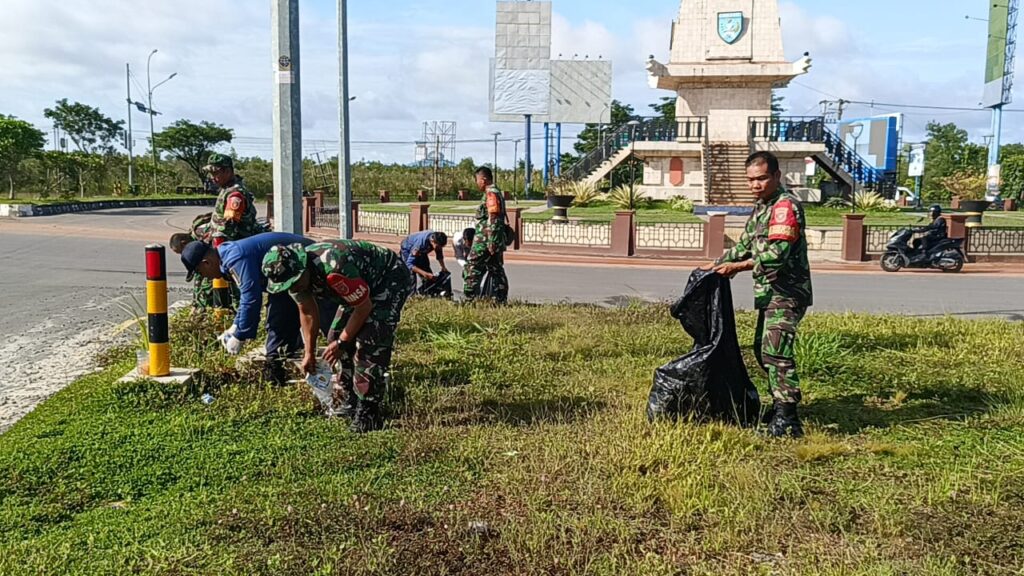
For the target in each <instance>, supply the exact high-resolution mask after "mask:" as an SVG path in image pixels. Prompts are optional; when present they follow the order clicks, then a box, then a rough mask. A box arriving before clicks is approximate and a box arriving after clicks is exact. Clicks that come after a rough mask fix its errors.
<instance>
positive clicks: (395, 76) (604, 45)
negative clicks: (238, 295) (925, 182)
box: [0, 0, 1024, 165]
mask: <svg viewBox="0 0 1024 576" xmlns="http://www.w3.org/2000/svg"><path fill="white" fill-rule="evenodd" d="M2 5H3V9H2V12H0V54H3V55H4V56H5V60H6V66H5V72H4V74H3V75H2V78H3V80H2V82H0V113H6V114H13V115H15V116H17V117H19V118H22V119H25V120H29V121H31V122H33V123H35V124H36V125H37V126H38V127H40V128H41V129H44V130H49V129H50V123H49V121H47V120H46V119H45V118H44V117H43V109H44V108H46V107H48V106H52V105H53V102H54V101H55V100H57V99H59V98H65V97H66V98H68V99H71V100H78V101H81V102H84V103H87V104H90V105H93V106H97V107H99V108H100V109H101V110H102V111H103V112H104V113H106V114H107V115H109V116H112V117H114V118H115V119H124V118H126V115H127V110H126V105H125V96H126V94H125V91H126V80H125V63H130V64H131V67H132V70H133V72H134V74H135V78H134V79H133V81H132V91H133V98H135V99H140V100H141V99H144V92H143V89H144V88H145V86H146V57H147V55H149V53H150V52H151V51H152V50H153V49H157V50H159V51H158V52H157V53H156V54H155V55H154V56H153V58H152V62H151V73H152V82H153V84H156V83H157V82H159V81H160V80H162V79H163V78H166V77H167V76H168V75H169V74H170V73H172V72H176V73H177V76H176V77H175V78H174V79H172V80H171V81H169V82H168V83H167V84H165V85H163V86H161V87H160V88H159V89H158V90H157V91H156V92H155V94H154V108H155V109H157V110H159V111H160V112H162V113H163V115H161V116H158V117H157V124H156V129H157V130H159V129H160V128H161V126H163V125H164V124H165V123H169V122H172V121H174V120H175V119H178V118H188V119H191V120H193V121H200V120H210V121H213V122H217V123H221V124H223V125H225V126H228V127H230V128H233V129H234V130H235V134H236V140H235V143H234V148H235V149H236V151H237V152H238V153H239V154H241V155H262V156H269V155H270V154H271V151H272V146H271V139H270V137H271V102H272V89H273V85H272V83H271V82H272V76H271V74H272V72H271V70H272V58H271V51H270V1H268V0H173V1H171V0H147V1H145V2H139V1H138V0H2ZM987 6H988V1H986V0H861V1H859V2H843V1H839V0H780V9H781V14H782V26H783V34H784V41H785V47H786V52H787V55H788V56H789V57H790V59H796V58H798V57H799V56H800V55H801V54H802V53H803V52H805V51H807V52H810V53H811V55H812V57H813V59H814V66H813V68H812V70H811V72H810V73H809V74H807V75H805V76H803V77H801V78H799V79H798V80H797V81H796V82H795V83H794V84H793V85H791V87H790V88H788V89H786V90H785V91H784V95H785V97H786V106H787V108H788V109H789V111H788V114H791V115H805V114H817V113H818V112H819V105H818V103H819V101H821V100H823V99H834V98H839V97H841V98H844V99H847V100H862V101H875V102H882V103H887V104H889V105H887V106H875V107H873V108H872V107H868V106H864V105H857V106H851V107H850V108H849V109H848V111H847V115H848V117H856V116H868V115H872V114H879V113H888V112H906V113H907V115H906V132H905V136H904V138H905V140H906V141H914V140H917V139H920V138H921V136H922V134H923V131H924V126H925V124H926V123H927V122H928V121H930V120H939V121H942V122H951V121H952V122H957V123H958V124H960V125H962V126H963V127H965V128H967V129H968V130H969V131H970V134H971V137H972V139H973V140H975V141H979V142H980V141H981V140H982V138H983V136H984V135H985V134H987V133H989V131H990V130H989V115H988V114H987V113H986V112H984V111H983V112H955V111H943V110H922V109H913V108H896V107H893V106H891V104H908V105H932V106H957V107H973V106H977V105H978V103H979V100H980V97H981V92H982V84H983V82H982V81H983V76H984V72H983V66H984V59H985V42H986V35H987V28H986V25H985V23H983V22H979V21H976V20H969V19H966V18H965V16H968V15H970V16H972V17H977V18H985V17H987ZM678 10H679V0H631V1H630V2H622V1H617V0H616V1H613V0H554V6H553V12H554V25H553V49H552V51H553V53H554V54H556V55H557V54H559V53H562V54H565V55H566V56H568V55H571V54H579V55H581V56H582V55H584V54H586V55H589V56H590V57H591V58H593V57H596V56H598V55H600V56H601V57H602V58H605V59H611V60H612V61H613V66H614V71H615V74H614V89H613V93H614V97H615V98H618V99H619V100H622V101H623V102H627V103H629V104H632V105H633V106H634V107H635V108H636V109H637V110H638V111H647V110H648V108H647V105H648V104H650V103H653V102H656V101H657V100H658V98H659V97H660V96H662V95H666V94H668V93H665V92H659V91H656V90H652V89H649V88H648V87H647V83H646V75H645V72H644V69H643V62H644V61H645V59H646V57H647V55H649V54H654V55H655V56H656V57H657V58H658V59H659V60H662V61H666V60H667V53H668V44H669V34H670V28H671V22H672V20H673V19H674V18H675V17H676V15H677V13H678ZM300 14H301V40H302V49H301V55H300V58H301V66H302V105H303V139H304V141H305V142H304V148H305V149H306V152H307V153H312V152H314V151H317V150H325V151H328V152H330V151H332V150H336V148H337V144H336V140H337V124H338V120H337V101H338V97H337V94H338V88H337V86H338V80H337V70H338V64H337V22H336V2H335V0H301V1H300ZM494 18H495V15H494V3H493V2H491V1H489V0H450V1H447V2H412V1H409V0H377V1H361V0H350V1H349V32H350V40H349V47H350V73H351V81H350V84H351V88H350V90H351V94H352V95H354V96H356V100H355V101H354V102H352V108H351V114H352V139H353V141H354V144H353V155H354V157H355V158H365V159H368V160H372V159H376V160H382V161H400V162H408V161H411V160H412V158H413V154H414V146H413V144H412V143H411V142H412V141H414V140H416V139H417V138H419V137H420V135H421V133H422V123H423V122H424V121H430V120H454V121H456V122H457V123H458V138H459V140H479V139H486V138H490V134H491V133H492V132H495V131H501V132H502V133H503V134H504V136H503V137H502V138H503V139H504V138H506V137H511V136H512V135H515V136H516V137H521V133H522V130H523V128H522V125H518V124H491V123H489V122H488V121H487V110H488V94H487V92H488V66H489V59H490V58H491V57H492V56H493V52H494V48H493V45H494V31H493V29H494ZM1018 60H1020V59H1018ZM1018 64H1020V62H1018ZM1018 68H1020V66H1018ZM1019 107H1020V108H1022V109H1024V103H1021V104H1020V105H1019ZM1021 118H1024V114H1018V113H1009V114H1007V116H1006V119H1005V121H1004V141H1021V140H1024V129H1022V128H1021V126H1020V122H1019V121H1018V120H1019V119H1021ZM133 123H134V128H135V140H136V146H138V147H139V148H144V147H145V144H144V139H145V138H146V137H147V135H148V132H149V126H148V119H147V118H146V117H145V116H144V115H142V114H139V113H138V112H136V113H135V114H134V115H133ZM579 128H580V127H577V126H566V127H565V130H564V133H565V135H567V136H569V135H572V134H575V133H576V132H577V131H578V130H579ZM395 142H397V143H395ZM570 143H571V142H568V141H567V142H566V143H565V146H568V145H569V144H570ZM520 152H521V149H520ZM534 152H535V154H539V153H540V152H541V145H540V144H539V143H536V144H535V146H534ZM492 154H493V145H490V144H480V143H472V142H465V143H460V144H458V149H457V156H458V157H464V156H474V157H475V158H477V159H478V160H479V161H486V160H488V159H489V158H490V157H491V155H492ZM511 160H512V144H511V143H510V142H502V143H501V145H500V153H499V162H500V163H501V164H506V165H507V164H508V163H510V162H511Z"/></svg>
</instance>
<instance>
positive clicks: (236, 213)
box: [224, 190, 245, 222]
mask: <svg viewBox="0 0 1024 576" xmlns="http://www.w3.org/2000/svg"><path fill="white" fill-rule="evenodd" d="M244 213H245V196H244V195H243V194H242V193H241V192H239V191H237V190H236V191H234V192H232V193H231V194H230V195H229V196H228V198H227V200H226V201H225V202H224V219H225V220H228V221H229V222H237V221H239V220H241V219H242V215H243V214H244Z"/></svg>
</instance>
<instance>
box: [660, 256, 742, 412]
mask: <svg viewBox="0 0 1024 576" xmlns="http://www.w3.org/2000/svg"><path fill="white" fill-rule="evenodd" d="M671 312H672V317H673V318H676V319H678V320H679V323H680V324H682V325H683V330H686V333H687V334H689V335H690V336H692V337H693V340H694V342H693V349H692V350H690V352H689V353H687V354H685V355H683V356H680V357H679V358H676V359H675V360H673V361H671V362H669V363H668V364H665V365H664V366H662V367H661V368H658V369H657V370H655V371H654V385H653V386H652V387H651V395H650V398H649V399H648V400H647V418H648V420H651V421H653V420H655V419H656V418H671V419H673V420H675V419H678V418H679V417H683V418H686V417H691V416H692V417H693V418H696V419H698V420H704V419H715V420H723V421H728V422H736V423H738V424H740V425H743V426H747V425H753V424H755V423H756V422H757V419H758V414H759V412H760V410H761V400H760V398H759V397H758V394H757V389H756V388H754V384H753V383H752V382H751V381H750V376H749V375H748V374H747V368H746V366H744V365H743V357H742V356H741V355H740V347H739V343H738V342H737V341H736V317H735V313H734V311H733V307H732V291H731V290H730V289H729V280H728V279H727V278H724V277H723V276H721V275H719V274H716V273H714V272H710V271H704V270H694V271H693V273H692V274H690V280H689V282H687V284H686V290H685V291H684V292H683V295H682V297H680V298H679V300H677V301H676V303H675V304H673V305H672V308H671Z"/></svg>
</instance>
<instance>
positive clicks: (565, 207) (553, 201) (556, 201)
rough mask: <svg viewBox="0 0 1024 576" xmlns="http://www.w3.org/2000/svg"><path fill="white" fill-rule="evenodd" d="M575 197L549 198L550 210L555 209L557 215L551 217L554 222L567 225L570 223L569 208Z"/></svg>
mask: <svg viewBox="0 0 1024 576" xmlns="http://www.w3.org/2000/svg"><path fill="white" fill-rule="evenodd" d="M575 198H576V197H575V196H548V208H554V209H555V215H554V216H552V217H551V221H552V222H559V223H566V222H568V221H569V207H570V206H572V201H573V200H574V199H575Z"/></svg>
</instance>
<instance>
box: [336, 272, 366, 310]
mask: <svg viewBox="0 0 1024 576" xmlns="http://www.w3.org/2000/svg"><path fill="white" fill-rule="evenodd" d="M327 285H328V286H330V287H331V290H334V293H335V294H337V295H338V296H341V299H342V300H344V301H345V302H346V303H347V304H348V305H350V306H358V305H360V304H362V303H363V302H365V301H366V300H367V299H368V298H369V297H370V286H369V285H368V284H367V283H366V281H365V280H363V279H362V278H356V279H354V280H353V279H352V278H346V277H344V276H342V275H341V274H328V275H327Z"/></svg>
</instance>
